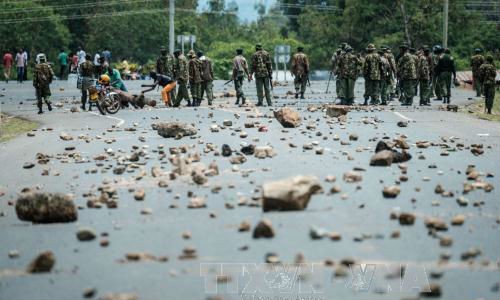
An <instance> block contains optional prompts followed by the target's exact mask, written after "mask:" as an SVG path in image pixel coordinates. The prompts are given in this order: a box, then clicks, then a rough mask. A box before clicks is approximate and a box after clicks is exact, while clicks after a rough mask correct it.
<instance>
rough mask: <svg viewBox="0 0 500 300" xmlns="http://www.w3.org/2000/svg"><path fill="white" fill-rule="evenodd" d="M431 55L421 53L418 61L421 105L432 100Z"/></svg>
mask: <svg viewBox="0 0 500 300" xmlns="http://www.w3.org/2000/svg"><path fill="white" fill-rule="evenodd" d="M428 58H429V55H425V54H421V55H420V56H419V57H418V61H417V77H418V86H419V90H420V105H428V104H429V101H430V83H431V81H430V80H431V66H430V65H429V59H428Z"/></svg>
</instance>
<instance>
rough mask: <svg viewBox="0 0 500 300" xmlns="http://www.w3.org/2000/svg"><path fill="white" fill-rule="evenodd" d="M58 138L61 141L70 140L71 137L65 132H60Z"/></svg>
mask: <svg viewBox="0 0 500 300" xmlns="http://www.w3.org/2000/svg"><path fill="white" fill-rule="evenodd" d="M59 138H60V139H61V140H63V141H72V140H73V137H72V136H71V135H70V134H68V133H66V132H61V134H60V135H59Z"/></svg>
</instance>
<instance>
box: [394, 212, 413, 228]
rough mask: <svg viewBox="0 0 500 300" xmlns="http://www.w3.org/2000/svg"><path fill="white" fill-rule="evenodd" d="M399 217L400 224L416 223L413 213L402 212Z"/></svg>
mask: <svg viewBox="0 0 500 300" xmlns="http://www.w3.org/2000/svg"><path fill="white" fill-rule="evenodd" d="M398 219H399V224H400V225H413V224H414V223H415V215H414V214H412V213H400V214H399V218H398Z"/></svg>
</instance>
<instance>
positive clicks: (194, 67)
mask: <svg viewBox="0 0 500 300" xmlns="http://www.w3.org/2000/svg"><path fill="white" fill-rule="evenodd" d="M188 72H189V87H190V90H191V98H192V99H193V102H194V103H198V101H201V83H202V82H203V79H202V78H201V74H202V70H201V61H200V60H199V59H198V58H197V57H193V58H191V59H190V60H189V62H188ZM193 105H194V104H193Z"/></svg>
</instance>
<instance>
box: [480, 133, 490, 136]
mask: <svg viewBox="0 0 500 300" xmlns="http://www.w3.org/2000/svg"><path fill="white" fill-rule="evenodd" d="M477 136H490V134H489V133H478V134H477Z"/></svg>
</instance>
